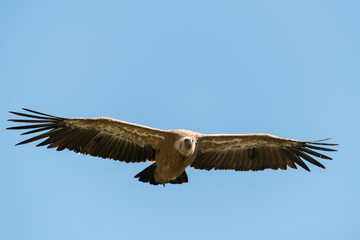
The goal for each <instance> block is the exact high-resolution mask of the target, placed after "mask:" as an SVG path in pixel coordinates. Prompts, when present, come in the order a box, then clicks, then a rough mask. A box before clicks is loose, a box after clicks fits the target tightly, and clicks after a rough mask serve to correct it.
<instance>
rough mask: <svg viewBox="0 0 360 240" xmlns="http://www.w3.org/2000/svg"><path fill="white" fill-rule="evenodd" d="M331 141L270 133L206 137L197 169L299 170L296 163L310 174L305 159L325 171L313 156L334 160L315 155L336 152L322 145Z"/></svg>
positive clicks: (199, 154) (198, 157) (198, 156)
mask: <svg viewBox="0 0 360 240" xmlns="http://www.w3.org/2000/svg"><path fill="white" fill-rule="evenodd" d="M325 140H328V139H324V140H320V141H313V142H306V141H296V140H292V139H285V138H280V137H276V136H272V135H268V134H243V135H204V136H203V138H202V139H200V140H199V142H200V144H201V146H200V150H199V153H198V154H197V156H196V158H195V160H194V162H193V163H192V164H191V166H192V167H194V168H196V169H205V170H211V169H234V170H236V171H249V170H253V171H257V170H264V169H267V168H271V169H279V168H280V169H284V170H285V169H286V168H287V166H289V167H291V168H295V169H296V168H297V167H296V164H297V165H299V166H301V167H302V168H304V169H306V170H307V171H310V169H309V168H308V166H307V165H306V164H305V163H304V161H303V160H306V161H308V162H310V163H312V164H314V165H316V166H318V167H321V168H325V167H324V166H323V165H322V164H321V163H319V162H318V161H316V160H315V159H314V158H313V157H314V156H315V157H318V158H322V159H328V160H331V158H330V157H328V156H326V155H323V154H321V153H318V152H316V151H315V150H320V151H336V150H334V149H331V148H328V147H327V146H336V145H337V144H330V143H323V142H322V141H325Z"/></svg>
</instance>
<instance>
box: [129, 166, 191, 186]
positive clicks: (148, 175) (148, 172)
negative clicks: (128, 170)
mask: <svg viewBox="0 0 360 240" xmlns="http://www.w3.org/2000/svg"><path fill="white" fill-rule="evenodd" d="M155 169H156V165H155V163H154V164H152V165H150V166H148V167H147V168H145V169H144V170H142V171H141V172H139V173H138V174H136V176H135V178H139V181H140V182H148V183H150V184H153V185H159V184H163V183H161V182H156V181H155V178H154V171H155ZM184 182H188V177H187V174H186V172H185V171H184V172H183V173H182V174H181V175H180V176H179V177H177V178H176V179H174V180H171V181H169V183H172V184H181V183H184Z"/></svg>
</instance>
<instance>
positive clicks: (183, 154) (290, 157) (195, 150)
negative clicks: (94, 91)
mask: <svg viewBox="0 0 360 240" xmlns="http://www.w3.org/2000/svg"><path fill="white" fill-rule="evenodd" d="M23 110H25V111H27V112H30V113H31V114H30V113H19V112H10V113H12V114H15V115H18V116H22V117H26V118H25V119H9V121H12V122H18V123H26V124H25V125H23V126H16V127H9V128H7V129H17V130H23V129H29V130H30V131H28V132H24V133H22V135H26V134H32V133H38V132H42V131H45V132H44V133H42V134H40V135H37V136H35V137H32V138H29V139H27V140H25V141H22V142H20V143H18V144H17V145H21V144H25V143H30V142H33V141H36V140H40V139H45V140H44V141H42V142H41V143H39V144H38V145H36V146H46V145H47V148H56V150H57V151H61V150H63V149H65V148H67V149H69V150H72V151H74V152H77V153H83V154H89V155H92V156H95V157H102V158H110V159H114V160H119V161H124V162H127V163H129V162H146V161H150V162H153V164H152V165H150V166H149V167H147V168H145V169H144V170H143V171H141V172H140V173H138V174H137V175H136V176H135V178H138V179H139V181H141V182H149V183H150V184H154V185H158V184H166V183H173V184H181V183H184V182H187V181H188V177H187V174H186V172H185V169H186V168H187V167H188V166H190V167H193V168H195V169H204V170H211V169H215V170H216V169H233V170H235V171H249V170H252V171H258V170H264V169H267V168H270V169H279V168H280V169H284V170H285V169H286V168H287V167H288V166H289V167H291V168H295V169H296V168H297V165H299V166H301V167H302V168H304V169H305V170H307V171H310V169H309V168H308V166H307V165H306V164H305V163H304V161H303V160H306V161H308V162H309V163H312V164H314V165H316V166H318V167H321V168H325V167H324V166H323V165H322V164H321V163H320V162H318V161H317V160H315V159H314V157H318V158H322V159H329V160H331V158H330V157H328V156H326V155H323V154H322V153H318V152H317V150H320V151H336V150H334V149H332V148H329V146H336V145H337V144H330V143H324V142H323V141H325V140H328V139H324V140H320V141H311V142H308V141H297V140H292V139H285V138H281V137H276V136H272V135H269V134H213V135H212V134H209V135H205V134H201V133H197V132H193V131H189V130H182V129H175V130H160V129H155V128H150V127H146V126H141V125H137V124H133V123H127V122H123V121H119V120H116V119H111V118H107V117H101V118H62V117H56V116H52V115H48V114H44V113H40V112H36V111H33V110H29V109H26V108H23Z"/></svg>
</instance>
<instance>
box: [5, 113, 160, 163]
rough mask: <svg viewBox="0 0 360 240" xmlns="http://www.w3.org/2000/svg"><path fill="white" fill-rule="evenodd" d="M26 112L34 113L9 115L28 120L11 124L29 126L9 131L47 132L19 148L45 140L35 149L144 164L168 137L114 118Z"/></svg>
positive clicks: (153, 155) (152, 158)
mask: <svg viewBox="0 0 360 240" xmlns="http://www.w3.org/2000/svg"><path fill="white" fill-rule="evenodd" d="M23 110H25V111H27V112H31V113H32V114H28V113H18V112H10V113H12V114H15V115H18V116H22V117H26V118H25V119H9V121H12V122H18V123H26V124H25V125H23V126H16V127H9V128H7V129H16V130H25V129H29V130H30V131H28V132H25V133H23V134H22V135H26V134H32V133H38V132H42V131H45V132H44V133H42V134H40V135H37V136H35V137H32V138H29V139H27V140H25V141H22V142H20V143H18V144H17V145H21V144H25V143H30V142H33V141H36V140H40V139H45V140H44V141H42V142H41V143H39V144H38V145H36V146H37V147H38V146H45V145H47V146H48V148H56V150H58V151H61V150H64V149H65V148H66V149H69V150H72V151H74V152H78V153H83V154H90V155H92V156H96V157H102V158H110V159H114V160H120V161H125V162H144V161H147V160H149V161H151V160H155V153H156V150H157V149H158V148H159V146H160V144H161V142H162V141H163V140H164V138H165V135H166V134H167V133H166V132H164V131H162V130H158V129H154V128H149V127H145V126H141V125H136V124H132V123H127V122H122V121H119V120H115V119H111V118H105V117H102V118H61V117H56V116H52V115H48V114H44V113H40V112H36V111H33V110H29V109H25V108H23Z"/></svg>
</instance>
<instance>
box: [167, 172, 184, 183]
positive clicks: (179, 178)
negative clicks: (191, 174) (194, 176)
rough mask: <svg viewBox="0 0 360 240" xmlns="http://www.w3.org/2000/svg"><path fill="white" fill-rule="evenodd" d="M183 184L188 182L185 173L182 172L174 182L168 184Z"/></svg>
mask: <svg viewBox="0 0 360 240" xmlns="http://www.w3.org/2000/svg"><path fill="white" fill-rule="evenodd" d="M184 182H188V176H187V174H186V172H185V171H183V173H182V174H181V175H180V176H179V177H177V178H176V179H174V180H171V181H170V182H169V183H172V184H182V183H184Z"/></svg>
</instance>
